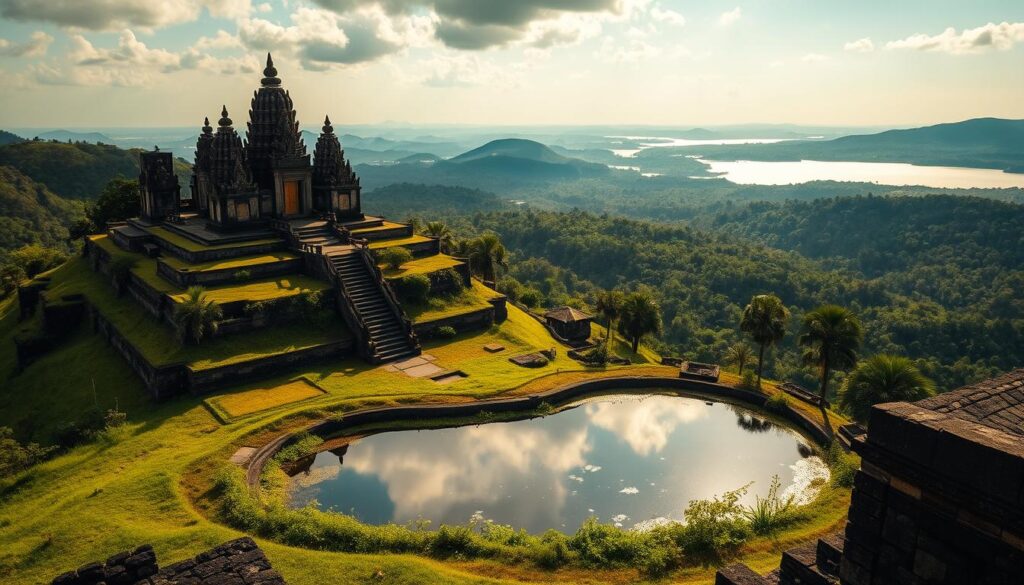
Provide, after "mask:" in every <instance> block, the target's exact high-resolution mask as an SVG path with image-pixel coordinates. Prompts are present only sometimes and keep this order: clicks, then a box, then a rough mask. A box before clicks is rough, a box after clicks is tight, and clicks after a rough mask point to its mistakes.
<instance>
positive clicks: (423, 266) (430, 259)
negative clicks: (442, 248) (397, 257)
mask: <svg viewBox="0 0 1024 585" xmlns="http://www.w3.org/2000/svg"><path fill="white" fill-rule="evenodd" d="M459 264H462V261H461V260H456V259H455V258H452V257H451V256H448V255H445V254H435V255H433V256H425V257H423V258H418V259H416V260H411V261H409V262H406V263H405V264H403V265H402V267H401V268H399V269H398V270H392V269H390V268H387V267H386V266H385V265H384V264H381V265H380V269H381V270H382V271H383V272H384V278H387V279H389V280H390V279H393V278H402V277H403V276H410V275H413V274H430V273H431V272H437V271H438V270H444V269H446V268H453V267H455V266H458V265H459Z"/></svg>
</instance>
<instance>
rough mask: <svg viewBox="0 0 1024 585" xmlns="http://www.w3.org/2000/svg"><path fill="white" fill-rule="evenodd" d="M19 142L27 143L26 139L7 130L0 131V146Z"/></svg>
mask: <svg viewBox="0 0 1024 585" xmlns="http://www.w3.org/2000/svg"><path fill="white" fill-rule="evenodd" d="M19 142H25V139H24V138H22V137H21V136H18V135H17V134H12V133H10V132H8V131H6V130H0V146H4V145H7V144H17V143H19Z"/></svg>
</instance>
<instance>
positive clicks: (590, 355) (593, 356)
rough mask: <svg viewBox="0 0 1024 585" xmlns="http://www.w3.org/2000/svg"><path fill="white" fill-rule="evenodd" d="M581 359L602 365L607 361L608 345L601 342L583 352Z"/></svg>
mask: <svg viewBox="0 0 1024 585" xmlns="http://www.w3.org/2000/svg"><path fill="white" fill-rule="evenodd" d="M583 361H585V362H586V363H588V364H594V365H598V366H603V365H605V364H607V363H608V346H607V345H605V344H603V343H601V344H598V345H597V346H596V347H593V348H591V349H590V350H588V351H587V352H586V353H584V354H583Z"/></svg>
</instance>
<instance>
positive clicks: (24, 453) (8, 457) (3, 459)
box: [0, 427, 56, 479]
mask: <svg viewBox="0 0 1024 585" xmlns="http://www.w3.org/2000/svg"><path fill="white" fill-rule="evenodd" d="M54 449H56V447H40V446H39V445H38V444H36V443H26V444H24V445H22V444H21V443H19V442H18V441H17V440H16V439H15V438H14V431H12V430H11V429H10V427H0V479H3V478H6V477H9V476H11V475H14V474H15V473H18V472H19V471H24V470H25V469H28V468H29V467H32V466H33V465H35V464H36V463H39V462H40V461H42V460H43V459H45V458H46V457H47V456H49V455H50V453H52V452H53V451H54Z"/></svg>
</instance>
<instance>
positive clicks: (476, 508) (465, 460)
mask: <svg viewBox="0 0 1024 585" xmlns="http://www.w3.org/2000/svg"><path fill="white" fill-rule="evenodd" d="M808 445H809V442H808V441H807V440H806V439H804V437H802V436H801V435H800V434H798V433H796V432H795V431H793V430H790V429H788V428H785V427H783V426H780V425H777V424H774V423H772V422H770V421H768V420H766V419H764V418H763V417H762V416H760V415H758V414H755V413H753V412H751V411H748V410H745V409H742V408H739V407H735V406H731V405H727V404H723V403H711V402H705V401H704V400H702V399H695V398H686V397H680V396H675V395H665V394H650V395H643V396H638V395H635V394H634V395H614V396H601V397H596V398H591V399H587V400H585V401H582V402H578V403H576V404H575V406H574V407H573V408H569V409H565V410H562V411H560V412H558V413H556V414H553V415H550V416H546V417H543V418H534V419H528V420H519V421H513V422H493V423H486V424H480V425H473V426H463V427H457V428H447V429H431V430H421V431H415V430H402V431H391V432H383V433H379V434H376V435H371V436H368V437H365V438H362V439H358V440H355V441H353V442H352V443H350V444H349V445H347V446H344V447H341V448H338V449H334V450H333V451H323V452H321V453H319V454H317V455H316V456H315V457H314V458H310V459H312V461H311V463H310V462H309V460H308V459H307V464H308V465H309V466H308V467H307V468H306V469H304V470H301V471H299V472H298V473H297V474H296V475H295V476H294V477H293V478H292V486H291V490H292V491H291V505H292V506H296V507H301V506H304V505H308V504H310V503H314V504H315V505H316V506H318V507H319V508H321V509H324V510H333V511H336V512H341V513H344V514H350V515H352V516H354V517H356V518H358V519H360V520H361V521H363V522H366V523H369V524H384V523H389V522H394V523H398V524H405V523H409V522H412V521H416V520H418V519H426V520H430V521H431V524H430V526H431V527H434V528H436V527H438V526H439V525H440V524H465V523H466V522H469V521H471V520H481V519H487V520H493V521H494V522H497V523H500V524H510V525H512V526H515V527H517V528H525V529H526V530H528V531H529V532H531V533H541V532H543V531H545V530H547V529H551V528H553V529H556V530H559V531H562V532H567V533H571V532H574V531H575V530H576V528H578V527H579V525H580V524H581V523H583V521H584V520H586V519H587V518H588V517H590V516H595V517H597V519H598V520H600V521H601V522H606V523H613V524H615V525H616V526H620V527H623V528H639V529H642V528H644V527H646V526H650V525H652V524H654V523H660V522H665V521H667V520H682V516H683V514H682V513H683V510H684V509H685V507H686V504H687V503H688V502H689V501H690V500H693V499H701V498H709V497H712V496H715V495H720V494H722V493H724V492H726V491H729V490H734V489H736V488H739V487H741V486H744V485H747V484H751V485H750V488H749V491H748V493H747V495H746V496H745V497H744V499H743V501H744V502H746V503H752V502H753V500H754V496H755V495H762V496H763V495H765V494H766V493H767V492H768V489H769V486H770V485H771V482H772V478H773V476H776V475H778V476H779V479H780V481H781V482H782V486H783V489H784V493H785V494H787V495H788V494H793V495H795V496H796V497H797V499H798V500H799V501H801V502H806V501H809V500H810V499H811V498H812V497H813V496H814V495H815V493H816V489H817V487H818V486H820V485H821V484H822V483H823V481H824V480H826V479H827V478H828V468H827V467H826V466H825V464H824V463H823V462H822V461H821V459H820V458H819V457H817V455H815V454H814V451H813V450H812V449H811V447H809V446H808ZM751 482H753V483H751Z"/></svg>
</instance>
